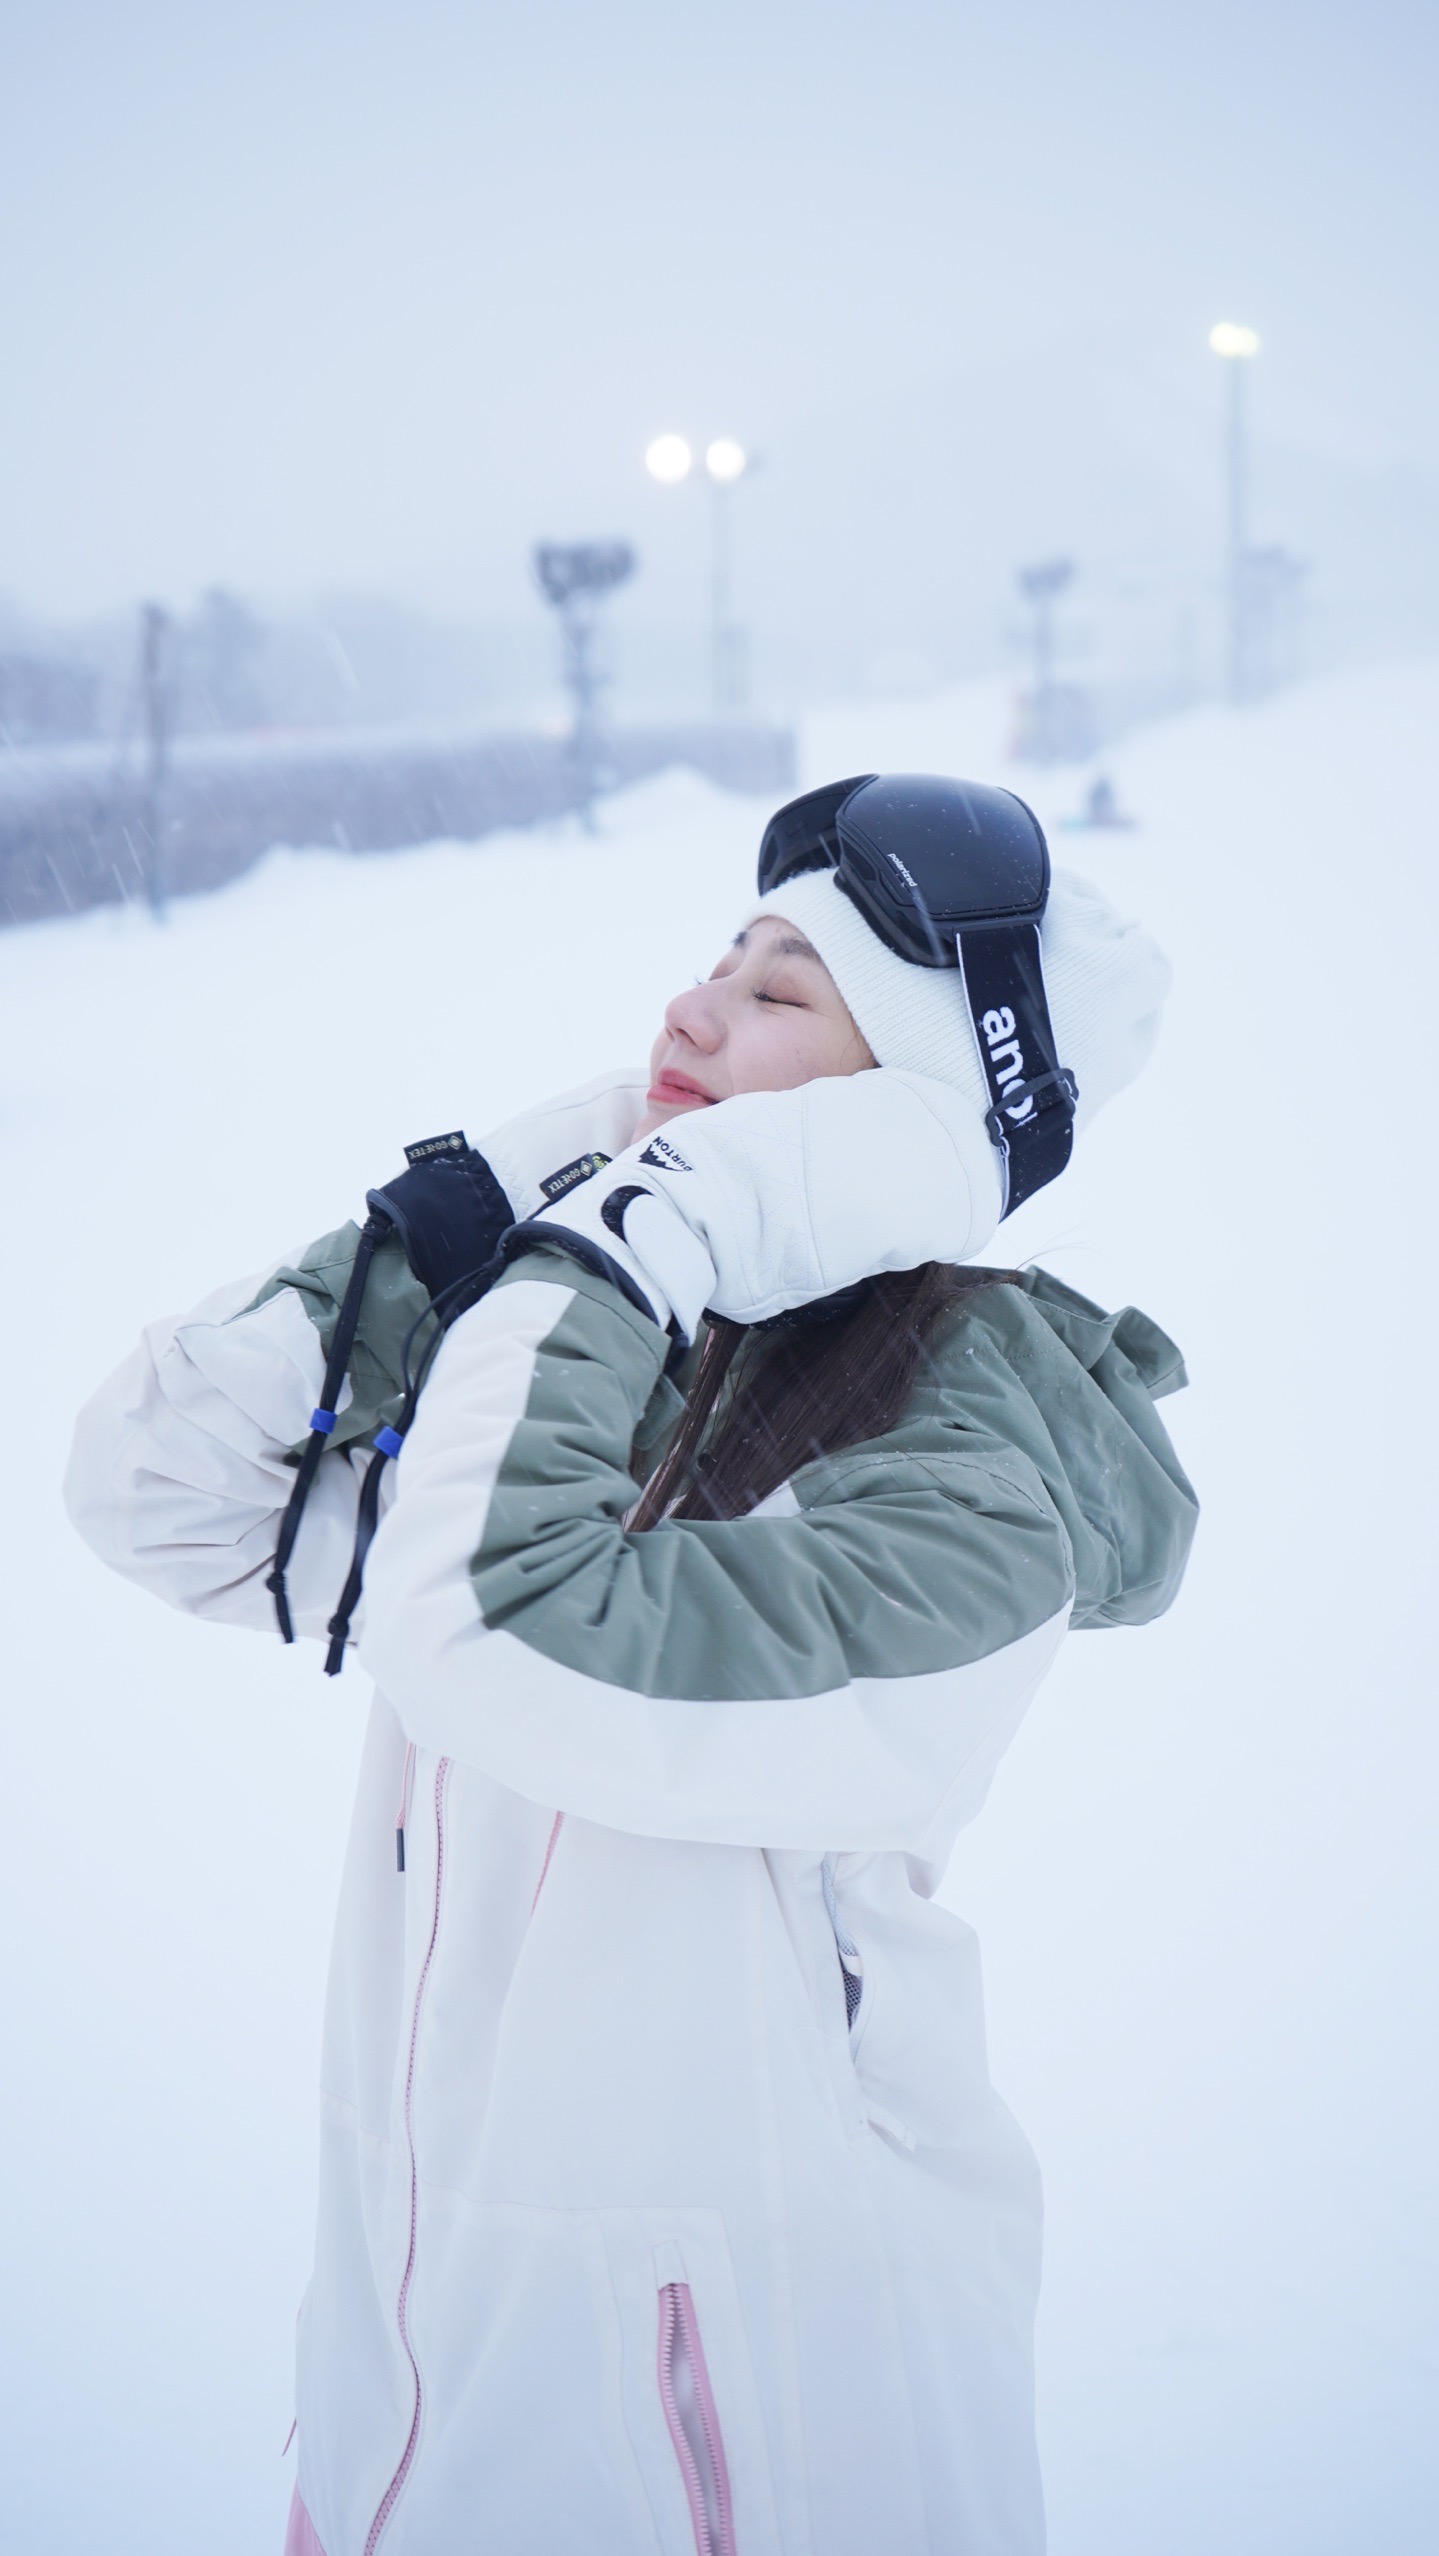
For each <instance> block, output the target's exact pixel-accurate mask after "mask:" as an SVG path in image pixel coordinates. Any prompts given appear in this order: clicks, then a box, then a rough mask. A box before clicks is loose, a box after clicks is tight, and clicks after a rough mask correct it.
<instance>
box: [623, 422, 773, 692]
mask: <svg viewBox="0 0 1439 2556" xmlns="http://www.w3.org/2000/svg"><path fill="white" fill-rule="evenodd" d="M694 458H695V457H694V454H693V453H692V452H691V450H690V447H689V445H688V444H687V443H686V441H685V439H684V437H683V435H656V437H655V439H654V441H653V443H652V444H650V445H649V446H648V447H647V448H646V452H645V468H646V470H647V471H648V472H649V474H650V477H651V478H652V479H657V480H658V481H659V482H660V484H661V486H662V487H666V488H677V487H678V486H679V484H680V482H681V481H682V480H684V479H688V477H689V474H690V471H691V469H692V468H693V466H694ZM704 466H705V476H706V477H707V479H708V481H709V486H710V697H711V701H712V704H713V707H714V708H715V709H716V710H717V711H720V712H723V711H726V710H738V709H741V708H742V707H743V705H744V696H745V677H744V633H743V631H742V630H740V629H739V628H738V627H737V625H736V624H735V622H734V620H733V619H732V617H731V614H732V603H731V594H730V587H731V550H732V536H731V527H730V506H731V503H732V500H733V492H734V490H735V489H736V488H737V487H738V485H739V483H740V481H741V480H742V479H743V477H744V475H745V472H746V471H747V470H748V469H749V467H750V460H749V455H748V454H747V453H746V451H745V448H744V446H743V444H737V443H736V442H735V439H734V437H733V436H732V435H719V436H716V437H715V439H714V441H713V442H712V443H709V444H707V445H706V446H705V456H704Z"/></svg>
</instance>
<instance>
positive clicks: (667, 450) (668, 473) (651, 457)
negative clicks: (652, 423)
mask: <svg viewBox="0 0 1439 2556" xmlns="http://www.w3.org/2000/svg"><path fill="white" fill-rule="evenodd" d="M693 460H694V455H693V453H692V452H691V451H690V448H689V446H688V444H687V443H686V442H685V439H684V437H683V435H656V437H655V439H654V442H653V443H652V444H650V445H649V446H648V447H647V449H646V452H645V468H646V470H647V471H648V472H649V475H650V477H651V479H657V480H659V482H660V484H661V486H662V487H665V488H677V487H678V486H679V483H680V481H681V480H682V479H688V477H689V472H690V464H691V462H692V461H693Z"/></svg>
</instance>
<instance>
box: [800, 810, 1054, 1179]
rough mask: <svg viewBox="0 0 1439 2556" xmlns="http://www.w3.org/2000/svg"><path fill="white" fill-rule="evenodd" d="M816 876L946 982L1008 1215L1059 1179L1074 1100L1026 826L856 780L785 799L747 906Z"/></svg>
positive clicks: (1031, 833)
mask: <svg viewBox="0 0 1439 2556" xmlns="http://www.w3.org/2000/svg"><path fill="white" fill-rule="evenodd" d="M826 869H829V870H833V871H834V873H835V884H836V886H838V887H840V888H842V889H843V891H844V893H845V895H846V896H847V897H848V898H849V900H850V903H851V904H852V905H854V906H857V907H858V909H859V912H860V913H861V914H862V915H863V916H864V919H865V921H866V923H867V924H868V925H869V927H870V930H871V931H872V932H874V933H876V934H877V935H878V937H879V939H880V940H881V941H883V942H884V944H885V946H886V947H887V948H888V949H891V950H894V951H895V952H896V953H897V955H898V956H899V957H900V958H902V959H908V960H909V961H910V963H911V965H912V966H915V967H953V968H957V969H958V970H959V975H960V982H961V984H962V986H963V989H964V997H965V1001H966V1003H967V1005H968V1007H969V1014H970V1019H971V1020H972V1022H973V1024H974V1038H975V1045H976V1047H977V1049H978V1051H979V1061H980V1064H981V1066H982V1068H983V1070H984V1078H985V1083H986V1086H987V1088H988V1091H989V1099H990V1107H989V1112H988V1115H987V1117H986V1120H985V1125H986V1126H987V1128H988V1130H989V1133H990V1136H991V1138H992V1139H993V1142H994V1144H995V1146H996V1148H997V1150H998V1152H999V1156H1000V1163H1001V1178H1002V1182H1003V1187H1004V1209H1003V1213H1004V1215H1005V1216H1009V1215H1012V1214H1013V1212H1014V1210H1015V1208H1016V1207H1020V1206H1022V1205H1023V1203H1024V1201H1025V1199H1026V1198H1032V1197H1033V1196H1034V1193H1035V1191H1036V1190H1038V1189H1043V1188H1044V1187H1045V1186H1046V1184H1047V1183H1048V1182H1050V1181H1051V1180H1057V1179H1058V1177H1059V1174H1060V1173H1061V1172H1062V1171H1063V1170H1064V1168H1065V1165H1066V1164H1067V1162H1068V1161H1069V1157H1070V1152H1071V1149H1072V1147H1073V1143H1074V1106H1075V1102H1076V1101H1077V1099H1078V1097H1079V1087H1078V1085H1077V1083H1076V1082H1075V1079H1074V1076H1073V1074H1072V1073H1070V1071H1069V1069H1068V1067H1067V1066H1063V1065H1061V1064H1060V1062H1059V1056H1058V1051H1057V1049H1056V1046H1055V1038H1054V1030H1053V1026H1052V1024H1051V1022H1050V1017H1049V1001H1048V997H1047V995H1046V993H1045V990H1044V968H1043V964H1042V958H1041V951H1040V936H1039V927H1040V924H1041V923H1042V921H1043V919H1044V911H1045V907H1046V905H1047V904H1048V902H1049V846H1048V845H1047V843H1046V842H1045V839H1044V835H1043V833H1042V832H1041V830H1040V825H1039V820H1038V818H1037V817H1035V816H1034V814H1033V813H1032V811H1031V810H1030V809H1029V808H1027V807H1026V806H1025V804H1024V801H1023V800H1022V799H1017V798H1016V797H1015V796H1014V793H1013V792H1012V791H1011V790H991V789H987V788H986V787H985V786H984V785H983V784H982V783H980V782H977V781H948V780H943V779H940V778H938V777H934V776H931V775H930V774H928V773H909V772H901V773H895V772H891V773H877V772H869V773H860V774H858V775H856V776H855V777H853V778H851V779H850V780H848V781H831V782H828V783H827V784H826V786H825V787H824V788H823V789H822V790H809V791H806V793H805V795H804V797H803V798H802V799H791V801H790V803H789V805H788V807H783V808H781V809H780V810H779V811H778V813H777V815H775V816H773V817H771V819H770V821H769V824H768V825H767V826H766V828H765V835H764V841H763V842H762V843H761V845H760V852H759V889H760V894H761V896H766V895H768V893H769V891H770V889H771V888H777V887H780V886H782V885H783V883H784V881H785V880H786V879H792V878H794V877H796V876H797V875H798V874H799V872H800V871H802V870H826Z"/></svg>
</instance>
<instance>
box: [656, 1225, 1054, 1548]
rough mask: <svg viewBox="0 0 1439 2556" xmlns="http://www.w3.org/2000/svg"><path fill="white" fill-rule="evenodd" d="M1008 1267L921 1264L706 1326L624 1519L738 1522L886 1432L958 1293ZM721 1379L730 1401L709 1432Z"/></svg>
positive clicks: (1006, 1275)
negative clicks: (828, 1460)
mask: <svg viewBox="0 0 1439 2556" xmlns="http://www.w3.org/2000/svg"><path fill="white" fill-rule="evenodd" d="M1017 1283H1018V1277H1017V1272H1016V1271H1014V1270H1011V1269H957V1268H953V1267H951V1266H950V1264H949V1263H948V1262H945V1261H939V1260H927V1261H926V1262H925V1263H924V1264H923V1266H922V1267H921V1268H919V1269H902V1270H896V1271H891V1272H889V1273H888V1274H887V1275H885V1276H884V1277H880V1278H871V1279H869V1280H867V1281H866V1282H865V1284H864V1285H863V1287H861V1288H859V1289H856V1290H854V1291H853V1301H851V1298H850V1294H849V1292H847V1293H846V1296H845V1298H844V1299H843V1300H842V1301H839V1302H836V1301H833V1300H831V1301H829V1302H826V1303H824V1304H822V1305H820V1306H819V1307H816V1308H811V1307H808V1306H804V1307H801V1308H800V1309H799V1310H798V1311H797V1312H796V1313H795V1314H793V1315H786V1316H785V1317H784V1318H783V1320H782V1321H781V1322H780V1323H779V1324H777V1325H775V1326H773V1327H765V1328H761V1329H754V1330H747V1329H746V1328H745V1327H744V1325H743V1324H741V1323H737V1322H724V1321H721V1320H720V1319H719V1318H718V1317H715V1319H714V1320H713V1321H712V1322H711V1325H710V1330H709V1336H708V1338H707V1339H706V1341H705V1345H704V1349H703V1352H702V1354H701V1357H700V1363H699V1369H698V1372H697V1374H696V1376H695V1380H694V1383H693V1385H692V1387H691V1389H690V1395H689V1400H688V1401H687V1403H686V1405H685V1408H684V1413H683V1416H682V1418H681V1420H680V1422H679V1425H678V1427H677V1429H676V1430H675V1434H674V1436H673V1438H672V1439H671V1441H670V1444H669V1446H668V1448H667V1449H666V1451H665V1454H664V1456H663V1458H662V1459H661V1461H660V1463H659V1464H658V1466H657V1467H656V1469H655V1471H654V1472H653V1473H652V1474H651V1476H650V1479H649V1481H648V1482H647V1484H646V1485H645V1488H644V1491H643V1492H642V1494H641V1496H640V1499H639V1501H638V1502H637V1504H636V1506H635V1508H634V1510H633V1511H632V1513H631V1516H630V1525H631V1527H632V1528H640V1527H650V1526H655V1525H657V1524H658V1522H659V1521H660V1520H661V1519H662V1518H664V1517H666V1516H670V1517H676V1518H700V1519H704V1518H741V1517H744V1516H745V1515H746V1514H747V1512H748V1511H749V1510H750V1509H753V1508H755V1507H756V1506H757V1505H758V1503H759V1502H760V1501H761V1500H763V1499H765V1498H766V1497H767V1496H768V1494H769V1493H770V1492H771V1491H775V1490H778V1488H779V1485H780V1484H781V1483H782V1482H787V1481H788V1480H789V1477H790V1475H791V1474H792V1473H794V1472H796V1471H797V1470H798V1468H799V1466H800V1465H802V1464H812V1463H813V1462H814V1460H815V1458H816V1457H817V1456H824V1455H834V1454H837V1453H838V1451H839V1449H840V1448H841V1447H852V1446H857V1445H858V1444H859V1443H860V1441H861V1440H862V1439H865V1438H881V1437H883V1436H884V1435H885V1434H886V1432H887V1431H888V1430H890V1429H892V1428H893V1427H894V1425H895V1423H896V1421H897V1420H898V1419H899V1417H900V1414H901V1413H902V1411H903V1410H904V1407H905V1404H906V1403H907V1402H908V1400H909V1398H910V1395H911V1393H912V1392H913V1390H914V1384H915V1379H916V1377H917V1376H918V1374H919V1371H920V1368H921V1366H922V1364H923V1362H924V1358H925V1353H926V1348H927V1345H928V1341H929V1338H930V1335H931V1333H932V1332H933V1331H934V1329H935V1327H936V1325H937V1324H938V1323H939V1322H940V1321H941V1320H942V1318H943V1317H944V1315H945V1314H947V1313H948V1312H949V1311H950V1309H951V1308H952V1307H953V1306H954V1305H956V1304H958V1302H959V1301H960V1299H961V1298H962V1297H964V1296H967V1295H970V1294H973V1293H974V1292H976V1291H977V1290H978V1289H980V1288H983V1287H995V1286H1006V1285H1009V1286H1013V1285H1015V1284H1017ZM727 1383H731V1384H732V1390H731V1393H730V1397H729V1400H728V1402H727V1404H726V1406H725V1409H724V1411H723V1412H722V1413H721V1416H720V1419H719V1422H718V1425H717V1426H716V1427H715V1429H714V1432H713V1437H712V1439H711V1440H710V1442H709V1443H708V1444H706V1443H705V1441H706V1433H707V1431H708V1430H709V1427H710V1422H711V1420H712V1418H713V1416H714V1411H715V1406H716V1404H717V1402H718V1401H719V1398H720V1395H721V1392H722V1391H723V1389H724V1387H725V1385H726V1384H727Z"/></svg>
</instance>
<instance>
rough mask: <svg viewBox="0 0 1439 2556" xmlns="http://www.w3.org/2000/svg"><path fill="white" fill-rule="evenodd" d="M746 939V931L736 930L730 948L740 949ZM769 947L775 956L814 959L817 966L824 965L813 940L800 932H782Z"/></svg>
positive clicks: (747, 935) (747, 937) (747, 934)
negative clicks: (807, 938) (808, 939)
mask: <svg viewBox="0 0 1439 2556" xmlns="http://www.w3.org/2000/svg"><path fill="white" fill-rule="evenodd" d="M748 939H749V933H748V932H747V931H744V932H736V934H735V936H734V939H733V941H732V942H731V944H730V946H731V948H732V949H736V950H742V949H743V948H744V946H745V944H746V942H747V941H748ZM771 947H772V948H773V950H774V954H775V957H776V958H802V959H814V960H815V961H816V962H817V963H818V965H819V966H821V967H823V965H824V961H823V959H822V958H820V955H819V952H818V950H817V949H816V948H815V946H814V943H813V941H807V940H805V938H804V936H803V934H802V933H799V932H782V933H781V934H780V937H779V939H778V940H777V941H775V942H773V943H772V944H771Z"/></svg>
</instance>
